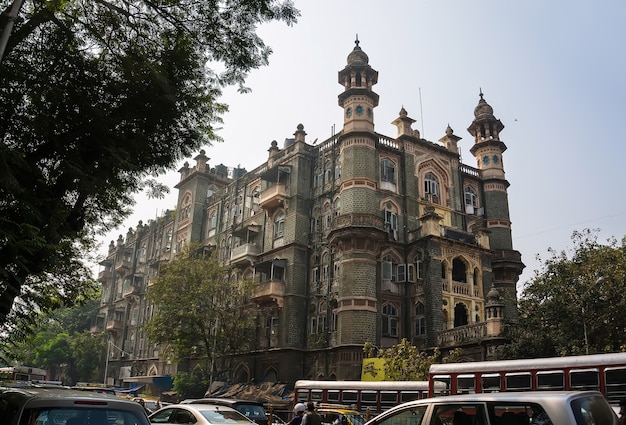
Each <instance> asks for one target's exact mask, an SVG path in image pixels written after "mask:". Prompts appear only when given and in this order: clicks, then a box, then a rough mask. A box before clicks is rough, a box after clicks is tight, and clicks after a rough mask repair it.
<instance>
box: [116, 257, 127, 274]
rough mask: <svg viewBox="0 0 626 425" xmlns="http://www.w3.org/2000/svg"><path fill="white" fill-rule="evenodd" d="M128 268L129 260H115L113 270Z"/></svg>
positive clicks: (120, 270) (118, 270)
mask: <svg viewBox="0 0 626 425" xmlns="http://www.w3.org/2000/svg"><path fill="white" fill-rule="evenodd" d="M128 269H130V261H128V260H117V261H116V262H115V271H117V272H123V271H126V270H128Z"/></svg>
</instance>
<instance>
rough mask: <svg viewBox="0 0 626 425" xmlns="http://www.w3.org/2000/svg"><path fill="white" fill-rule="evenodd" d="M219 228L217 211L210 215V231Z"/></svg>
mask: <svg viewBox="0 0 626 425" xmlns="http://www.w3.org/2000/svg"><path fill="white" fill-rule="evenodd" d="M215 228H217V211H215V210H213V211H211V213H210V215H209V229H215Z"/></svg>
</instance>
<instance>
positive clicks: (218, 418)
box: [150, 403, 253, 425]
mask: <svg viewBox="0 0 626 425" xmlns="http://www.w3.org/2000/svg"><path fill="white" fill-rule="evenodd" d="M150 422H151V423H153V424H196V425H226V424H227V425H250V424H253V422H252V421H251V420H249V419H248V418H246V417H245V416H244V415H242V414H241V413H239V412H238V411H237V410H235V409H233V408H231V407H228V406H220V405H217V404H200V403H195V404H192V403H187V404H172V405H169V406H166V407H163V408H161V409H159V410H157V411H156V412H154V413H153V414H151V415H150Z"/></svg>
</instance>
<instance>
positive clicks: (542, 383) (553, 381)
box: [537, 370, 565, 391]
mask: <svg viewBox="0 0 626 425" xmlns="http://www.w3.org/2000/svg"><path fill="white" fill-rule="evenodd" d="M537 389H538V390H553V391H556V390H564V389H565V373H564V372H563V371H562V370H544V371H538V372H537Z"/></svg>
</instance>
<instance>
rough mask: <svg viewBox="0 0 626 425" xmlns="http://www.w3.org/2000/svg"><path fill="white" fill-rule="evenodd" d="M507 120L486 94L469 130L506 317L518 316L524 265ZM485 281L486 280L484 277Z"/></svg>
mask: <svg viewBox="0 0 626 425" xmlns="http://www.w3.org/2000/svg"><path fill="white" fill-rule="evenodd" d="M503 129H504V124H502V122H501V121H500V120H499V119H497V118H496V117H495V116H494V115H493V108H492V107H491V106H490V105H489V104H488V103H487V102H486V101H485V99H484V98H483V93H482V90H481V91H480V100H479V101H478V105H477V106H476V108H474V121H472V124H471V125H470V126H469V127H468V129H467V131H469V132H470V134H471V135H472V136H474V146H472V148H471V149H470V152H471V153H472V155H474V157H475V158H476V162H477V167H478V169H479V170H480V171H481V177H482V180H483V196H484V206H485V220H486V223H487V229H488V230H489V231H490V237H489V243H490V247H491V249H492V250H493V257H492V260H491V268H492V276H491V280H492V282H493V285H494V287H495V288H497V289H498V290H500V293H501V294H505V295H504V297H503V298H504V303H505V305H506V313H505V315H506V319H507V320H516V319H517V306H516V303H517V296H516V291H515V285H516V283H517V281H518V279H519V275H520V274H521V273H522V270H523V269H524V264H523V263H522V260H521V254H520V253H519V252H518V251H515V250H514V249H513V238H512V236H511V219H510V216H509V200H508V193H507V188H508V187H509V182H508V181H507V180H506V178H505V176H504V163H503V160H502V154H503V153H504V151H505V150H506V149H507V148H506V145H505V144H504V142H502V141H501V140H500V132H501V131H502V130H503ZM485 281H486V280H485Z"/></svg>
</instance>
